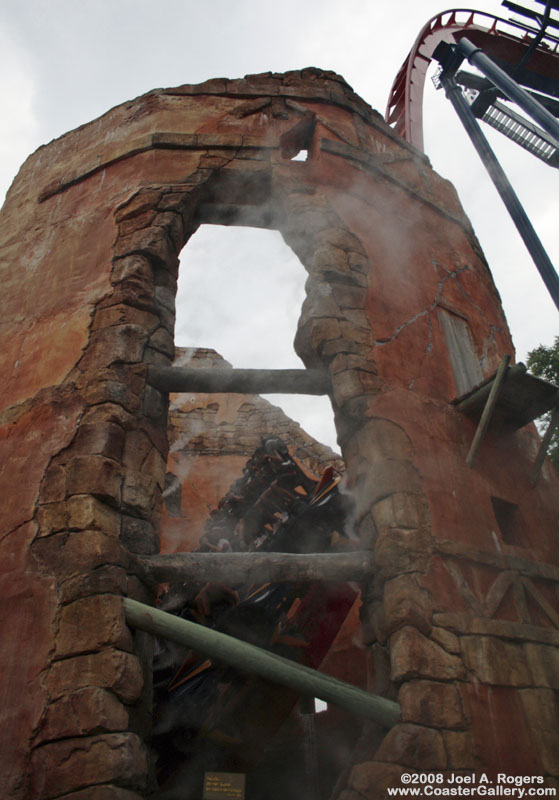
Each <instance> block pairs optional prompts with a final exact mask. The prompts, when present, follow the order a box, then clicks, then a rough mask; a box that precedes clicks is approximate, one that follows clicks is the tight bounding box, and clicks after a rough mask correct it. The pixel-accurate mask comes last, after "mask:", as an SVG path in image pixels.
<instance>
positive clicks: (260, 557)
mask: <svg viewBox="0 0 559 800" xmlns="http://www.w3.org/2000/svg"><path fill="white" fill-rule="evenodd" d="M135 563H136V565H137V567H138V570H139V572H140V574H141V576H142V578H143V579H144V580H145V581H146V583H151V584H157V583H167V582H169V583H178V582H179V581H180V582H186V581H196V582H203V583H206V582H208V581H219V582H221V583H230V584H238V583H280V582H283V581H361V580H364V579H366V578H368V577H370V575H371V572H372V569H373V556H372V553H367V552H361V551H355V552H350V553H310V554H303V555H300V554H295V553H175V554H173V555H157V556H137V557H136V558H135Z"/></svg>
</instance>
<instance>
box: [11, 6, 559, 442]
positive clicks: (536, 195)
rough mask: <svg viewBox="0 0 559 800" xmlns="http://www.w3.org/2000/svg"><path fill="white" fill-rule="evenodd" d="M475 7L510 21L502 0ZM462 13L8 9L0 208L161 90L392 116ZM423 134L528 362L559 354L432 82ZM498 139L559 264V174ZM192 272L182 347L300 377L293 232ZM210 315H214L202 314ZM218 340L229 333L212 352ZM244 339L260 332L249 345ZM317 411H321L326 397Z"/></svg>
mask: <svg viewBox="0 0 559 800" xmlns="http://www.w3.org/2000/svg"><path fill="white" fill-rule="evenodd" d="M468 5H469V7H472V8H476V9H480V10H485V11H487V12H491V13H494V14H496V15H498V16H507V15H508V12H506V10H505V9H501V6H500V3H499V2H497V1H496V0H486V2H484V3H478V2H474V3H470V4H468ZM447 7H448V5H447V4H445V3H444V0H419V1H418V0H392V2H386V1H385V0H382V2H381V1H380V0H368V2H367V1H366V0H344V2H343V3H341V2H340V0H278V1H277V2H275V3H273V2H269V1H268V0H235V2H231V0H205V2H200V1H199V0H198V2H193V1H192V0H157V2H148V0H3V1H2V5H1V8H0V59H1V61H2V69H1V70H0V81H1V96H2V115H1V116H0V196H1V197H3V196H4V193H5V191H6V189H7V188H8V186H9V184H10V183H11V181H12V180H13V177H14V176H15V174H16V172H17V170H18V169H19V166H20V165H21V163H22V162H23V161H24V159H25V158H26V157H27V155H29V154H30V153H31V152H33V151H34V150H35V149H36V148H37V147H39V146H40V145H41V144H44V143H46V142H48V141H50V140H51V139H53V138H56V137H57V136H60V135H61V134H63V133H64V132H66V131H67V130H70V129H71V128H75V127H76V126H77V125H81V124H82V123H85V122H88V121H89V120H91V119H94V118H95V117H97V116H99V115H101V114H103V113H104V112H105V111H106V110H107V109H109V108H110V107H112V106H114V105H117V104H119V103H121V102H124V101H126V100H128V99H131V98H133V97H136V96H137V95H140V94H143V93H145V92H147V91H149V90H151V89H154V88H157V87H166V86H176V85H179V84H181V83H199V82H201V81H203V80H205V79H207V78H212V77H229V78H239V77H242V76H244V75H245V74H248V73H257V72H265V71H268V70H274V71H279V72H283V71H286V70H290V69H300V68H302V67H306V66H317V67H322V68H324V69H332V70H335V71H336V72H338V73H340V74H341V75H343V76H344V78H345V79H346V80H347V81H348V83H349V84H350V85H351V86H352V87H353V88H354V89H355V91H356V92H357V93H358V94H360V95H361V96H362V97H363V98H364V99H365V100H367V101H368V102H369V103H370V104H371V105H372V106H373V107H374V108H376V109H377V110H378V111H380V112H381V113H384V109H385V106H386V102H387V98H388V94H389V90H390V87H391V84H392V81H393V78H394V76H395V75H396V72H397V70H398V68H399V67H400V65H401V64H402V62H403V61H404V59H405V57H406V55H407V53H408V51H409V49H410V48H411V45H412V43H413V41H414V39H415V38H416V36H417V34H418V33H419V31H420V29H421V28H422V27H423V25H424V24H425V23H426V22H427V20H428V19H429V18H430V17H431V16H433V15H434V14H436V13H437V12H440V11H442V10H444V9H445V8H447ZM501 12H503V13H501ZM424 120H425V140H426V141H425V145H426V147H425V149H426V152H427V155H428V156H429V157H430V159H431V161H432V163H433V166H434V168H435V169H436V170H437V171H438V172H439V173H440V174H441V175H443V176H444V177H446V178H449V179H450V180H452V181H453V183H454V184H455V185H456V187H457V189H458V192H459V194H460V197H461V200H462V203H463V205H464V207H465V210H466V213H467V214H468V215H469V216H470V218H471V220H472V222H473V225H474V228H475V230H476V233H477V235H478V237H479V239H480V241H481V245H482V247H483V249H484V251H485V253H486V256H487V259H488V261H489V264H490V266H491V269H492V271H493V275H494V278H495V282H496V284H497V287H498V289H499V292H500V294H501V297H502V299H503V304H504V307H505V312H506V314H507V317H508V321H509V325H510V327H511V329H512V332H513V337H514V340H515V344H516V349H517V358H518V359H519V360H522V359H524V358H525V357H526V353H527V351H528V350H529V349H531V348H533V347H535V346H537V345H538V344H540V343H546V344H550V343H551V342H552V341H553V338H554V336H555V335H556V334H558V333H559V330H558V326H557V312H556V309H555V307H554V305H553V304H552V302H551V300H550V299H549V296H548V294H547V291H546V290H545V287H544V286H543V284H542V281H541V279H540V277H539V275H538V273H537V271H536V269H535V267H534V265H533V263H532V262H531V260H530V257H529V256H528V255H527V253H526V251H525V248H524V245H523V243H522V241H521V240H520V238H519V237H518V234H517V233H516V231H515V229H514V227H513V225H512V223H511V222H510V220H509V218H508V215H507V213H506V211H505V210H504V207H503V206H502V202H501V200H500V199H499V197H498V195H497V193H496V191H495V189H494V188H493V185H492V184H491V182H490V180H489V178H488V177H487V175H486V173H485V172H484V169H483V167H482V166H481V164H480V163H479V161H478V157H477V155H476V154H475V152H474V151H473V148H472V146H471V145H470V143H469V140H468V139H467V137H466V134H465V133H464V132H463V129H462V128H461V127H460V124H459V123H458V121H457V120H456V118H455V115H454V111H453V110H452V108H451V106H450V104H449V102H448V101H447V100H446V99H445V98H444V96H443V95H442V93H441V92H436V91H435V90H434V88H433V86H432V84H431V82H430V81H428V84H427V86H426V97H425V105H424ZM484 131H485V132H486V133H487V128H486V126H484ZM492 134H493V132H492V131H489V138H490V139H491V142H492V144H493V146H494V148H495V150H496V152H497V153H498V156H499V158H500V159H501V161H502V164H503V166H504V167H505V169H506V171H507V174H508V175H509V178H510V179H511V181H512V183H513V185H514V187H515V189H516V191H517V193H518V194H519V196H520V199H521V201H522V202H523V203H524V205H525V207H526V210H527V211H528V213H529V215H530V216H531V219H532V222H533V224H534V226H535V228H536V230H537V232H538V234H539V235H540V237H541V239H542V241H543V243H544V246H545V247H546V248H547V250H548V253H549V255H550V257H551V259H552V261H553V262H554V264H556V265H557V264H558V263H559V232H558V231H559V225H558V219H559V194H558V192H557V186H558V181H557V178H558V175H557V170H554V169H552V168H550V167H547V166H545V165H543V164H541V162H539V161H537V160H536V159H535V158H534V157H533V156H530V155H528V154H525V153H524V152H523V151H521V150H520V148H518V147H517V146H516V145H513V144H511V143H509V142H507V141H506V140H505V139H504V138H503V137H501V136H499V135H498V134H493V135H492ZM187 253H188V259H187ZM185 263H187V266H188V270H186V269H185V270H183V278H184V280H183V281H182V283H183V285H181V301H180V307H181V316H180V318H179V321H178V327H177V341H178V343H180V344H196V345H205V346H210V347H215V348H216V349H219V350H220V351H221V352H222V354H223V355H224V356H225V357H226V358H228V359H229V360H230V361H232V362H233V363H234V365H235V366H290V365H293V366H294V365H296V362H295V361H291V360H290V356H289V349H290V347H291V341H292V338H293V332H294V328H295V324H296V319H297V315H298V309H299V307H300V302H301V297H302V285H303V282H304V272H303V270H302V268H301V267H300V265H298V263H297V262H296V259H294V257H292V256H290V254H289V251H288V249H287V248H286V247H285V245H284V244H283V242H282V240H281V237H279V235H278V234H276V233H274V232H267V231H250V232H248V233H245V232H244V231H243V230H239V229H219V228H211V229H207V230H206V229H201V230H200V231H199V232H198V233H197V234H196V236H195V237H194V238H193V240H192V242H191V244H190V245H189V246H188V248H186V249H185ZM212 265H213V266H212ZM212 269H213V270H214V271H213V272H211V270H212ZM246 270H249V272H248V273H247V272H246ZM250 270H251V271H250ZM187 271H188V276H187V275H186V273H187ZM202 275H206V278H208V279H209V287H210V288H211V291H212V294H213V295H215V291H216V287H219V288H220V289H221V292H222V294H221V296H220V297H219V299H218V300H217V301H212V303H211V304H208V303H207V302H205V296H204V294H203V293H201V292H202V277H201V276H202ZM272 276H276V279H275V280H273V279H272ZM257 291H258V292H259V293H260V294H257ZM195 292H196V294H195ZM282 292H283V294H282ZM206 296H207V295H206ZM233 297H234V298H235V303H232V302H231V299H232V298H233ZM242 300H246V302H247V306H246V310H245V311H243V310H242V308H241V301H242ZM233 307H235V308H237V309H238V314H237V316H236V317H235V316H234V314H233V313H232V312H233ZM202 308H203V309H207V312H206V311H204V313H200V309H202ZM212 315H214V316H213V318H212ZM247 318H250V320H249V321H250V325H249V324H247ZM216 321H217V324H216ZM289 326H290V331H288V330H286V332H285V335H281V334H282V333H283V329H284V328H288V327H289ZM216 328H218V329H219V331H218V333H219V334H222V335H221V336H216V337H215V338H212V336H211V334H210V332H211V330H212V329H213V330H215V329H216ZM241 330H242V331H243V332H244V331H246V332H247V335H246V336H245V338H244V340H243V338H242V336H241V335H240V333H241ZM270 331H273V332H274V333H273V334H271V333H270ZM280 343H285V350H284V351H282V350H281V348H280V346H279V345H280ZM276 350H277V352H276ZM271 351H273V352H271ZM270 359H271V360H272V361H273V362H274V363H270ZM306 406H308V408H309V409H310V410H311V411H314V412H315V413H316V412H317V408H318V406H317V404H316V401H315V400H314V399H313V400H311V401H306ZM321 414H322V412H320V413H319V416H321ZM305 424H306V423H305ZM308 427H312V426H311V425H310V424H309V426H308ZM324 436H326V433H325V434H324Z"/></svg>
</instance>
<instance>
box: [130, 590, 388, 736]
mask: <svg viewBox="0 0 559 800" xmlns="http://www.w3.org/2000/svg"><path fill="white" fill-rule="evenodd" d="M123 604H124V613H125V616H126V621H127V623H128V624H129V625H131V626H132V627H134V628H138V629H140V630H142V631H146V632H147V633H151V634H152V635H154V636H160V637H162V638H164V639H169V640H170V641H172V642H176V643H177V644H180V645H183V646H186V647H190V648H192V649H194V650H196V651H197V652H199V653H204V654H205V655H208V656H209V657H210V658H214V659H217V660H218V661H221V662H222V663H225V664H228V665H229V666H231V667H234V668H235V669H238V670H240V671H241V672H244V673H246V674H248V675H257V676H259V677H260V678H264V679H265V680H268V681H271V682H272V683H276V684H280V685H282V686H287V687H289V688H290V689H293V690H294V691H296V692H299V693H300V694H303V695H308V696H310V697H318V698H320V699H321V700H324V701H325V702H326V703H333V704H334V705H337V706H339V707H340V708H343V709H345V710H346V711H349V712H351V713H353V714H357V715H359V716H361V717H366V718H368V719H373V720H376V721H377V722H380V723H381V724H382V725H385V726H386V727H392V726H393V725H395V724H396V723H397V722H398V721H399V719H400V706H399V705H398V703H395V702H394V701H393V700H387V699H386V698H385V697H380V696H378V695H375V694H371V693H370V692H366V691H364V690H363V689H359V688H358V687H356V686H352V685H351V684H349V683H345V682H343V681H339V680H337V679H336V678H331V677H330V676H329V675H323V674H322V673H320V672H317V671H316V670H313V669H310V668H309V667H305V666H302V665H301V664H297V663H296V662H294V661H289V659H287V658H282V657H281V656H278V655H276V654H275V653H270V652H269V651H268V650H263V649H262V648H260V647H256V646H255V645H252V644H248V643H247V642H242V641H239V640H238V639H235V638H234V637H232V636H227V635H226V634H224V633H219V632H218V631H214V630H212V629H211V628H206V627H204V626H203V625H198V624H197V623H195V622H189V621H188V620H185V619H181V618H180V617H176V616H174V615H173V614H167V613H166V612H165V611H161V610H160V609H158V608H152V607H151V606H148V605H145V604H144V603H139V602H138V601H137V600H131V599H130V598H128V597H126V598H124V600H123Z"/></svg>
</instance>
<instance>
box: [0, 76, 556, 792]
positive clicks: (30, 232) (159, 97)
mask: <svg viewBox="0 0 559 800" xmlns="http://www.w3.org/2000/svg"><path fill="white" fill-rule="evenodd" d="M300 150H307V151H308V159H307V160H306V161H304V162H301V161H293V160H292V157H293V156H294V155H295V154H296V153H297V152H299V151H300ZM203 223H210V224H211V223H216V224H241V225H253V226H260V227H262V226H263V227H271V228H276V229H278V230H279V231H280V232H281V233H282V235H283V237H284V239H285V240H286V242H287V243H288V244H289V245H290V246H291V247H292V249H293V250H294V252H295V253H296V254H297V255H298V257H299V258H300V260H301V263H302V268H305V269H306V270H307V272H308V280H307V297H306V300H305V302H304V304H303V308H302V312H301V318H300V321H299V329H298V333H297V337H296V342H295V347H296V350H297V352H298V353H299V355H300V356H301V358H302V359H303V361H304V363H305V364H306V366H308V367H322V368H324V369H327V370H328V371H329V374H330V377H331V381H332V387H333V388H332V402H333V406H334V411H335V416H336V424H337V430H338V436H339V443H340V446H341V449H342V454H343V456H344V460H345V462H346V464H347V476H348V487H349V490H350V491H351V492H352V494H353V497H354V501H355V506H356V518H355V533H356V536H357V537H358V544H359V547H360V548H371V549H373V551H374V554H375V562H376V568H375V571H374V574H372V575H371V579H370V581H369V582H368V583H367V585H366V586H364V587H363V590H364V596H365V603H364V607H363V620H362V622H363V635H364V637H365V639H366V641H367V642H368V644H369V646H370V652H371V675H370V686H371V689H372V690H373V691H378V692H383V693H386V694H387V695H388V696H391V697H397V698H398V699H399V701H400V704H401V708H402V722H401V723H400V724H398V725H397V726H396V727H395V728H393V729H392V730H391V731H390V732H389V733H388V734H387V735H386V736H384V738H383V739H382V741H381V743H380V746H378V738H377V737H376V736H371V737H370V738H369V739H367V735H366V730H364V740H363V741H362V742H361V744H360V746H359V748H358V752H357V753H356V756H355V764H354V766H353V768H352V769H351V770H350V772H349V774H348V778H347V782H346V785H345V787H341V786H340V787H339V791H340V792H341V794H340V795H339V797H340V798H341V800H357V798H359V799H360V800H362V798H363V797H366V798H368V797H371V798H372V797H377V796H378V794H379V792H381V791H382V788H383V786H385V785H387V784H390V783H392V784H393V783H394V782H395V781H396V780H397V778H398V775H399V774H400V773H401V772H402V770H404V769H405V770H408V771H409V770H410V769H411V770H414V769H418V770H421V769H436V770H466V771H467V770H471V769H474V768H476V769H482V768H483V769H486V770H488V771H509V772H519V773H526V774H534V773H536V774H542V775H545V776H546V780H548V781H555V782H556V779H557V775H558V774H559V765H558V763H557V752H558V749H559V748H558V747H557V742H558V721H557V704H556V700H557V691H558V690H559V685H558V680H557V675H558V674H559V670H558V669H557V666H558V664H557V661H558V650H557V644H558V639H559V633H558V628H559V618H558V613H557V587H558V582H559V568H558V566H557V550H556V531H557V522H558V517H559V500H558V497H559V495H558V493H557V476H556V474H555V473H554V472H553V470H552V468H551V466H550V465H546V466H545V467H544V471H543V473H542V475H541V477H540V480H539V481H538V483H537V485H536V486H535V487H534V488H532V487H531V485H530V482H529V473H530V469H531V466H532V464H533V460H534V458H535V453H536V450H537V446H538V437H537V434H536V431H535V429H534V427H533V426H528V427H526V428H524V429H522V430H521V431H518V432H516V433H514V434H511V435H499V434H498V432H495V431H493V432H490V434H489V435H488V437H487V438H486V440H485V442H484V444H483V447H482V450H481V452H480V454H479V457H478V461H477V464H476V468H475V469H474V470H469V469H468V468H467V467H466V464H465V456H466V453H467V451H468V447H469V444H470V442H471V439H472V436H473V433H474V430H475V422H473V421H472V420H470V419H468V418H466V417H464V416H462V415H460V414H459V413H458V412H457V411H456V409H455V407H454V406H452V405H451V404H450V402H449V401H451V400H452V398H453V397H455V396H456V394H457V393H459V392H458V390H457V386H456V384H455V375H456V363H454V364H453V362H452V357H453V356H452V353H451V351H450V350H449V347H448V339H447V338H445V323H444V319H445V315H447V316H449V318H450V319H451V320H452V323H453V324H454V325H455V326H458V327H460V326H462V329H463V330H465V331H467V333H465V334H464V336H465V337H466V338H467V340H468V347H469V352H470V355H471V356H472V358H473V360H474V361H475V363H476V365H477V366H476V369H477V370H479V372H480V374H482V375H484V376H488V375H490V374H491V373H492V372H493V371H494V370H495V369H496V367H497V365H498V363H499V360H500V358H501V357H502V355H504V354H505V353H509V354H512V353H513V347H512V343H511V340H510V335H509V332H508V329H507V325H506V321H505V319H504V316H503V312H502V309H501V305H500V301H499V297H498V294H497V291H496V289H495V287H494V285H493V282H492V279H491V274H490V271H489V268H488V266H487V264H486V262H485V260H484V257H483V254H482V253H481V251H480V248H479V245H478V242H477V240H476V238H475V236H474V234H473V232H472V230H471V226H470V224H469V222H468V220H467V219H466V217H465V216H464V213H463V211H462V209H461V207H460V204H459V202H458V199H457V197H456V194H455V192H454V190H453V188H452V187H451V186H450V185H449V184H448V183H447V182H446V181H444V180H443V179H442V178H440V177H439V176H438V175H437V174H436V173H434V172H433V171H432V170H431V168H430V166H429V163H428V161H427V159H426V158H425V157H424V156H422V155H421V154H419V153H417V152H416V151H415V150H414V149H413V148H412V147H411V146H409V145H407V144H406V143H405V142H403V141H401V140H400V139H399V138H398V137H397V136H396V135H395V134H394V133H393V132H392V131H391V130H390V129H389V128H387V126H385V124H384V123H383V121H382V120H381V118H380V116H379V115H378V114H377V113H376V112H374V111H372V110H371V109H370V107H369V106H368V105H367V104H366V103H364V101H362V100H361V99H360V98H358V97H357V96H356V95H355V94H354V93H353V92H352V90H351V89H350V87H348V86H347V84H346V83H345V82H344V81H343V79H342V78H340V77H339V76H337V75H335V74H334V73H330V72H324V71H320V70H316V69H308V70H302V71H300V72H293V73H286V74H285V75H277V74H272V73H269V74H265V75H258V76H247V78H245V79H243V80H237V81H227V80H222V79H219V80H215V81H208V82H206V83H204V84H201V85H199V86H190V85H185V86H181V87H178V88H175V89H165V90H157V91H155V92H151V93H149V94H147V95H144V96H143V97H140V98H138V99H136V100H133V101H131V102H130V103H126V104H123V105H121V106H118V107H117V108H115V109H112V110H111V111H109V112H107V114H105V115H104V116H103V117H101V118H100V119H99V120H96V121H95V122H93V123H90V124H88V125H85V126H82V127H81V128H79V129H77V130H75V131H72V132H70V133H68V134H66V135H65V136H63V137H61V138H60V139H58V140H56V141H54V142H51V143H50V144H49V145H47V146H45V147H43V148H40V149H39V150H38V151H37V152H36V153H35V154H33V155H32V156H30V158H29V159H28V160H27V161H26V162H25V164H24V165H23V167H22V168H21V170H20V173H19V175H18V177H17V178H16V180H15V182H14V184H13V186H12V188H11V189H10V191H9V193H8V196H7V199H6V203H5V206H4V208H3V212H2V217H1V220H0V253H1V258H2V280H3V299H4V314H3V319H2V327H1V329H0V336H1V346H0V360H1V362H2V366H3V367H4V369H3V374H4V375H5V376H6V379H5V384H4V391H3V393H2V406H1V409H0V423H1V429H0V451H1V454H2V458H1V459H0V463H1V464H2V467H1V468H0V469H1V472H0V486H1V491H2V497H3V498H4V509H3V510H4V514H3V520H2V525H3V527H2V531H1V534H0V548H1V564H2V568H1V572H0V594H1V596H2V600H3V610H4V614H3V615H2V619H1V622H0V626H1V630H0V642H1V644H0V651H1V653H2V656H1V663H2V687H1V692H2V695H1V701H2V702H0V718H1V721H2V728H3V729H4V730H10V732H11V735H10V737H3V738H2V741H1V744H0V749H1V761H2V770H1V771H0V786H1V792H2V796H5V797H6V798H13V799H14V800H15V799H16V798H17V799H18V800H19V799H20V798H27V797H33V798H34V800H35V799H36V800H48V799H49V798H56V797H64V798H67V799H68V800H70V798H71V799H72V800H80V799H81V798H85V797H88V798H95V799H97V798H98V799H99V800H101V799H103V800H105V799H107V800H108V798H111V800H125V799H126V800H132V798H134V797H136V798H137V797H142V796H146V795H147V794H148V793H149V791H150V786H151V784H150V781H151V777H150V775H151V770H150V765H149V754H148V751H147V750H146V748H145V745H144V740H145V737H146V735H147V733H148V730H149V719H148V717H149V704H150V699H149V685H150V677H149V668H148V665H149V661H150V644H149V641H148V639H147V637H145V636H143V635H140V634H137V633H136V634H135V633H134V632H131V631H129V630H128V629H127V628H126V625H125V623H124V617H123V614H122V607H121V604H120V598H121V597H122V596H123V595H129V596H132V597H136V598H138V599H142V600H144V601H147V602H150V601H151V599H152V598H151V595H150V592H149V591H148V590H147V589H146V587H144V586H143V585H142V584H141V583H140V581H139V580H138V578H137V576H136V575H135V571H134V565H133V553H134V552H135V551H136V552H138V551H139V552H144V553H145V552H154V551H156V550H157V549H158V547H159V543H158V536H159V519H160V514H161V494H162V492H163V490H164V486H165V483H164V482H165V472H166V464H167V457H168V441H167V433H166V423H167V404H168V401H167V398H166V397H163V396H162V395H161V394H160V393H159V392H157V391H156V390H155V389H153V388H152V387H151V386H150V385H149V384H148V383H147V382H146V367H147V366H148V365H149V364H169V363H170V362H171V359H172V357H173V353H174V343H173V329H174V296H175V291H176V276H177V269H178V255H179V253H180V251H181V249H182V247H183V246H184V245H185V243H186V242H187V241H188V238H189V236H190V235H191V234H192V233H193V232H194V231H195V230H196V228H197V227H198V226H199V225H200V224H203ZM457 320H458V321H457ZM502 502H504V503H509V504H511V506H514V508H515V515H516V522H515V525H514V526H513V527H512V528H508V527H507V526H503V523H502V520H501V525H500V524H499V520H498V518H497V513H496V507H497V505H496V504H498V503H502ZM511 729H514V731H515V738H514V740H513V741H512V743H511V738H510V731H511ZM513 746H514V751H513Z"/></svg>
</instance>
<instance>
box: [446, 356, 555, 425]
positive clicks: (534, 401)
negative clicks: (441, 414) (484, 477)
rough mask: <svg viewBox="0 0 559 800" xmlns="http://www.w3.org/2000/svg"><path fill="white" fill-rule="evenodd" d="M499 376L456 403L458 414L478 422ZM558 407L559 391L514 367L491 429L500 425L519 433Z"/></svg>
mask: <svg viewBox="0 0 559 800" xmlns="http://www.w3.org/2000/svg"><path fill="white" fill-rule="evenodd" d="M496 374H497V373H495V375H492V376H491V377H490V378H487V379H486V380H485V381H483V382H482V383H480V384H479V385H478V386H475V387H474V388H473V389H470V391H469V392H467V393H466V394H464V395H462V396H461V397H458V398H456V400H453V401H452V402H453V405H455V406H456V408H457V409H458V411H460V412H461V413H463V414H467V415H468V416H470V417H474V418H479V417H480V416H481V414H482V413H483V410H484V408H485V405H486V403H487V399H488V397H489V394H490V392H491V388H492V386H493V383H494V381H495V376H496ZM557 405H559V387H557V386H555V385H554V384H552V383H548V382H547V381H544V380H542V379H541V378H536V377H535V376H534V375H530V374H529V373H528V372H527V371H526V366H525V365H524V364H522V363H519V364H515V365H514V366H513V367H509V369H508V370H507V374H506V376H505V378H504V380H503V384H502V386H501V389H500V392H499V395H498V398H497V402H496V405H495V409H494V411H493V415H492V426H493V425H500V426H503V427H506V428H508V429H510V430H516V429H518V428H522V427H524V425H527V424H528V423H529V422H533V420H535V419H537V418H538V417H541V415H542V414H545V412H546V411H550V410H551V409H552V408H555V407H556V406H557Z"/></svg>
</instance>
